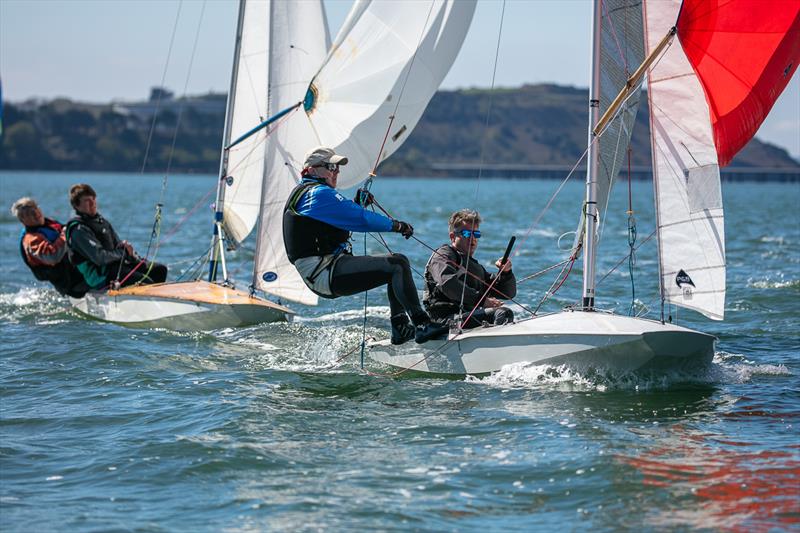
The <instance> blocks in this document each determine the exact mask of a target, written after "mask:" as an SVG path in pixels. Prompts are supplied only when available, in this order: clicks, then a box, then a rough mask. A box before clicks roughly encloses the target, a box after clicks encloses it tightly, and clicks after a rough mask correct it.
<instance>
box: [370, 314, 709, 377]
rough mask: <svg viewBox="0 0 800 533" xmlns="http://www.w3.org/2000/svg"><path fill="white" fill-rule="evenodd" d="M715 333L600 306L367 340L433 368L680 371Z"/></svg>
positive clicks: (400, 360) (388, 360)
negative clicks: (437, 333) (424, 338)
mask: <svg viewBox="0 0 800 533" xmlns="http://www.w3.org/2000/svg"><path fill="white" fill-rule="evenodd" d="M715 340H716V339H715V337H713V336H712V335H707V334H705V333H700V332H697V331H693V330H690V329H687V328H683V327H680V326H676V325H673V324H662V323H661V322H657V321H653V320H646V319H641V318H632V317H626V316H619V315H613V314H608V313H602V312H583V311H564V312H561V313H555V314H552V315H545V316H541V317H535V318H532V319H528V320H523V321H520V322H517V323H515V324H509V325H505V326H494V327H488V328H478V329H475V330H470V331H467V332H464V333H462V334H461V335H451V336H450V337H449V338H448V339H447V340H439V341H429V342H427V343H425V344H421V345H418V344H415V343H413V341H412V342H409V343H406V344H404V345H402V346H392V345H391V343H390V342H389V340H383V341H379V342H375V343H372V344H370V346H369V356H370V358H372V359H373V360H375V361H378V362H381V363H385V364H388V365H391V366H394V367H397V368H410V369H411V370H412V371H416V372H424V373H433V374H453V375H465V374H488V373H491V372H496V371H498V370H500V369H501V368H502V367H503V366H506V365H510V364H515V363H530V364H548V365H562V364H566V365H569V366H571V367H574V368H577V369H579V370H589V369H595V370H611V371H615V372H630V371H636V370H645V369H652V370H659V371H660V370H684V369H689V368H693V367H699V366H703V365H707V364H709V363H710V362H711V360H712V358H713V357H714V343H715Z"/></svg>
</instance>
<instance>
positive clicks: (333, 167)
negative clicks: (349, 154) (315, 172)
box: [314, 163, 339, 172]
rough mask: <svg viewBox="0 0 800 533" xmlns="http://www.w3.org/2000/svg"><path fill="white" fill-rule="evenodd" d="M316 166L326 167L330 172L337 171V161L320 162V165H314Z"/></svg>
mask: <svg viewBox="0 0 800 533" xmlns="http://www.w3.org/2000/svg"><path fill="white" fill-rule="evenodd" d="M314 166H315V167H317V168H327V169H328V170H330V171H331V172H339V164H338V163H322V164H321V165H314Z"/></svg>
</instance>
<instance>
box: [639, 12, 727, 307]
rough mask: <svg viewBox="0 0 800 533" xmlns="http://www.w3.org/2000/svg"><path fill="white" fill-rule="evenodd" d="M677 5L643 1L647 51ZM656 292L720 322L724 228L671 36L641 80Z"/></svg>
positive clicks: (713, 174) (710, 148) (688, 74)
mask: <svg viewBox="0 0 800 533" xmlns="http://www.w3.org/2000/svg"><path fill="white" fill-rule="evenodd" d="M680 5H681V2H680V1H678V0H669V1H661V2H649V3H648V4H647V6H646V12H645V33H646V39H647V47H648V51H649V50H652V49H653V48H654V47H655V46H656V45H657V44H658V42H659V41H660V40H661V39H662V38H663V37H664V35H666V34H667V32H668V31H669V29H670V27H671V26H673V25H674V24H675V21H676V20H677V16H678V11H679V9H680ZM648 100H649V105H650V132H651V142H652V150H653V179H654V187H655V201H656V213H657V230H658V241H659V264H660V275H661V291H662V296H663V298H664V299H665V301H666V302H669V303H672V304H675V305H678V306H681V307H686V308H689V309H693V310H695V311H698V312H700V313H702V314H704V315H706V316H707V317H709V318H712V319H715V320H722V318H723V316H724V313H725V228H724V215H723V208H722V194H721V188H720V178H719V165H718V158H717V151H716V149H715V146H714V137H713V132H712V126H711V123H710V113H709V109H708V103H707V101H706V98H705V95H704V92H703V88H702V86H701V84H700V81H699V80H698V79H697V76H696V74H695V72H694V70H693V68H692V66H691V64H690V63H689V61H688V60H687V58H686V55H685V53H684V52H683V49H682V47H681V45H680V42H679V41H678V40H677V39H676V40H675V41H674V42H673V44H672V46H671V47H670V48H669V49H668V50H667V51H666V52H665V54H664V55H663V57H662V58H661V59H660V60H658V61H657V63H656V65H655V66H654V67H653V68H652V69H651V70H650V72H649V75H648Z"/></svg>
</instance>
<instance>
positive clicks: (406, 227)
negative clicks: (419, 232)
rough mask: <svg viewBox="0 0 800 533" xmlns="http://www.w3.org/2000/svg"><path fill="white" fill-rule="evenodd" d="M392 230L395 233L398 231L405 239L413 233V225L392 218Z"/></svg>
mask: <svg viewBox="0 0 800 533" xmlns="http://www.w3.org/2000/svg"><path fill="white" fill-rule="evenodd" d="M392 231H394V232H395V233H399V234H400V235H402V236H403V237H405V238H406V239H410V238H411V236H412V235H414V226H412V225H411V224H409V223H408V222H402V221H400V220H392Z"/></svg>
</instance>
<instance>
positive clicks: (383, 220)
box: [283, 178, 392, 264]
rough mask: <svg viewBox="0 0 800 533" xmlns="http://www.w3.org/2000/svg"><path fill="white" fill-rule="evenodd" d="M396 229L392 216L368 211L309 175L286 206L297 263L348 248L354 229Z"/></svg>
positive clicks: (286, 231) (286, 232) (287, 232)
mask: <svg viewBox="0 0 800 533" xmlns="http://www.w3.org/2000/svg"><path fill="white" fill-rule="evenodd" d="M391 230H392V220H391V219H390V218H387V217H385V216H383V215H379V214H377V213H373V212H372V211H368V210H366V209H364V208H363V207H361V206H360V205H358V204H356V203H355V202H353V201H352V200H349V199H347V198H345V197H344V196H342V195H341V194H339V193H338V192H337V191H336V189H334V188H333V187H330V186H329V185H327V184H325V183H324V182H320V181H318V180H315V179H311V178H305V179H303V181H302V182H300V184H299V185H298V186H297V187H295V188H294V190H293V191H292V193H291V194H290V195H289V199H288V200H287V202H286V206H285V207H284V210H283V242H284V245H285V246H286V255H287V256H288V257H289V261H291V262H292V264H294V262H295V261H296V260H297V259H300V258H301V257H312V256H323V255H328V254H334V253H337V252H340V251H342V250H344V249H345V248H346V246H347V241H348V239H349V238H350V232H351V231H359V232H367V231H370V232H383V231H391Z"/></svg>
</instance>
